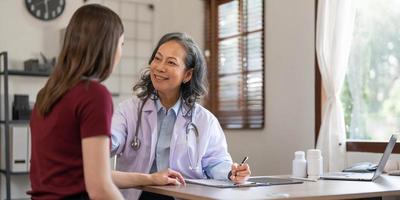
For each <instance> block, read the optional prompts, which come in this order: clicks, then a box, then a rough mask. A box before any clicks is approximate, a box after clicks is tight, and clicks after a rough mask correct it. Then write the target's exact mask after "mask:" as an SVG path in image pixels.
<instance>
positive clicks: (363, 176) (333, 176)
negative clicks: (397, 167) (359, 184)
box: [320, 135, 398, 181]
mask: <svg viewBox="0 0 400 200" xmlns="http://www.w3.org/2000/svg"><path fill="white" fill-rule="evenodd" d="M397 137H398V135H392V136H391V137H390V140H389V142H388V144H387V145H386V149H385V152H384V153H383V155H382V158H381V160H380V161H379V164H378V167H377V169H376V170H375V172H371V173H356V172H331V173H326V174H323V175H322V176H321V177H320V179H326V180H347V181H374V180H375V179H376V178H378V177H379V176H380V175H381V174H382V172H383V169H384V168H385V166H386V162H387V161H388V159H389V156H390V154H391V153H392V150H393V148H394V146H395V145H396V140H397Z"/></svg>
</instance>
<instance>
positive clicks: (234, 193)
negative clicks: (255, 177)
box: [138, 175, 400, 199]
mask: <svg viewBox="0 0 400 200" xmlns="http://www.w3.org/2000/svg"><path fill="white" fill-rule="evenodd" d="M138 189H141V190H144V191H148V192H153V193H158V194H164V195H169V196H174V197H177V198H182V199H283V198H284V199H353V198H368V197H378V196H400V176H387V175H382V176H381V177H379V178H378V179H376V180H375V181H374V182H365V181H336V180H319V181H317V182H304V183H302V184H292V185H275V186H263V187H246V188H223V189H221V188H214V187H207V186H201V185H194V184H186V186H145V187H139V188H138Z"/></svg>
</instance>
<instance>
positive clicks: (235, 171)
mask: <svg viewBox="0 0 400 200" xmlns="http://www.w3.org/2000/svg"><path fill="white" fill-rule="evenodd" d="M248 158H249V157H247V156H246V157H244V159H243V161H242V162H241V163H240V164H238V163H233V164H232V169H231V172H230V173H229V179H230V180H231V181H233V182H234V183H244V182H246V181H247V180H248V179H249V178H250V175H251V171H250V166H249V165H248V164H247V163H246V161H247V159H248Z"/></svg>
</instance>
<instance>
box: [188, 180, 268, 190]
mask: <svg viewBox="0 0 400 200" xmlns="http://www.w3.org/2000/svg"><path fill="white" fill-rule="evenodd" d="M185 181H186V183H191V184H197V185H204V186H209V187H218V188H236V187H254V186H265V184H262V183H256V182H250V181H246V182H244V183H241V184H236V183H233V182H232V181H229V180H215V179H185Z"/></svg>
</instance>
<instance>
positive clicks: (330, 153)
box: [316, 0, 355, 171]
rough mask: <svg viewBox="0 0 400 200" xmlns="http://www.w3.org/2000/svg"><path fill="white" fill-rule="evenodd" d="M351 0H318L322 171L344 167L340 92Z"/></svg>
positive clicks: (351, 22) (347, 49) (350, 27)
mask: <svg viewBox="0 0 400 200" xmlns="http://www.w3.org/2000/svg"><path fill="white" fill-rule="evenodd" d="M352 4H353V1H352V0H319V1H318V15H317V33H316V34H317V36H316V37H317V41H316V49H317V58H318V63H319V69H320V72H321V78H322V83H323V86H324V90H325V93H326V96H327V101H326V102H325V104H324V108H323V112H322V113H323V116H322V123H321V127H320V132H319V136H318V140H317V148H318V149H320V150H321V151H322V155H323V159H324V170H325V171H338V170H342V169H343V168H344V167H345V166H346V131H345V124H344V115H343V109H342V103H341V101H340V92H341V89H342V86H343V82H344V78H345V73H346V68H347V63H348V57H349V52H350V46H351V39H352V34H353V25H354V15H355V9H354V7H353V5H352Z"/></svg>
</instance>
